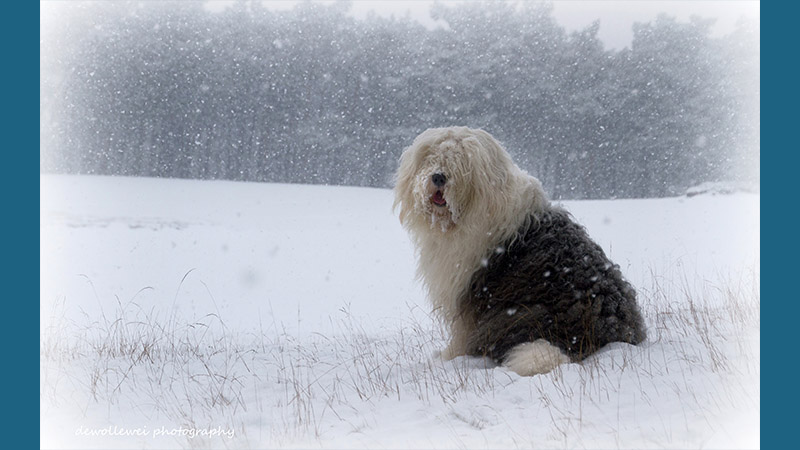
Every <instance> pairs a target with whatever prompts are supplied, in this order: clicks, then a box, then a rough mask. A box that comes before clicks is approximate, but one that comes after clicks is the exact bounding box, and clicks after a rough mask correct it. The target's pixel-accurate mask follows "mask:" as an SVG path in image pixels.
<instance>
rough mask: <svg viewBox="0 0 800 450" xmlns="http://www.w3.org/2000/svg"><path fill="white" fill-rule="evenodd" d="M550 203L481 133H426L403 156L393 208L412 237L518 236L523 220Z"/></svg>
mask: <svg viewBox="0 0 800 450" xmlns="http://www.w3.org/2000/svg"><path fill="white" fill-rule="evenodd" d="M546 203H547V199H546V197H545V195H544V192H543V191H542V187H541V184H540V183H539V181H538V180H536V179H535V178H533V177H531V176H530V175H528V174H527V173H525V172H524V171H523V170H521V169H520V168H519V167H517V165H516V164H514V162H513V161H512V160H511V156H510V155H509V154H508V152H506V150H505V149H504V148H503V147H502V146H501V145H500V143H499V142H497V141H496V140H495V139H494V138H493V137H492V136H491V135H490V134H489V133H487V132H485V131H483V130H475V129H470V128H466V127H452V128H431V129H429V130H426V131H425V132H423V133H422V134H420V135H419V136H418V137H417V138H416V139H414V142H413V144H411V146H410V147H408V148H407V149H406V150H405V151H404V152H403V154H402V156H401V157H400V167H399V169H398V170H397V174H396V176H395V203H394V206H395V208H398V207H399V209H400V221H401V222H402V223H403V225H404V226H406V228H407V229H408V230H409V231H410V232H411V233H412V234H418V233H437V232H438V233H441V234H447V233H458V234H461V233H464V232H483V233H493V232H498V231H501V230H500V229H506V228H508V227H512V228H513V229H512V230H510V231H516V228H518V227H519V226H520V225H522V224H523V223H522V222H523V220H524V219H523V218H522V217H521V216H524V215H527V214H530V213H532V212H534V211H535V210H537V209H539V208H541V207H543V206H544V205H545V204H546ZM507 219H511V220H510V221H509V220H507ZM514 221H516V222H517V223H509V222H514ZM497 237H499V236H497Z"/></svg>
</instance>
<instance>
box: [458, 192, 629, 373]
mask: <svg viewBox="0 0 800 450" xmlns="http://www.w3.org/2000/svg"><path fill="white" fill-rule="evenodd" d="M521 231H522V232H521V235H520V236H518V237H517V238H516V239H515V240H514V241H513V242H512V243H511V244H510V245H508V246H507V247H498V249H497V251H496V252H494V253H493V254H492V256H491V257H490V258H489V259H488V260H487V261H485V264H484V266H483V267H481V268H480V269H479V270H478V272H476V273H475V275H474V276H473V277H472V280H471V285H470V289H469V291H468V292H467V294H466V296H465V298H464V299H463V302H462V303H461V313H462V314H465V315H468V316H471V317H466V319H467V320H468V321H469V322H471V323H473V324H475V329H474V332H473V333H471V335H470V338H469V344H468V353H469V354H471V355H477V356H489V357H491V358H494V359H495V360H497V361H498V362H503V360H504V359H505V357H506V356H507V354H508V352H509V350H511V349H512V348H513V347H514V346H516V345H518V344H522V343H525V342H533V341H536V340H537V339H545V340H547V341H549V342H550V343H551V344H553V345H555V346H557V347H559V348H561V349H562V350H563V351H564V352H565V353H566V354H567V355H569V357H570V358H571V359H572V360H573V361H580V360H582V359H583V358H585V357H586V356H588V355H589V354H591V353H593V352H595V351H596V350H597V349H599V348H600V347H602V346H604V345H606V344H608V343H610V342H628V343H631V344H638V343H640V342H642V341H643V340H644V339H645V327H644V323H643V321H642V316H641V313H640V312H639V307H638V305H637V303H636V292H635V291H634V289H633V287H632V286H631V285H630V284H629V283H628V282H627V281H626V280H625V279H624V278H623V277H622V273H621V272H620V270H619V267H618V266H617V265H615V264H613V263H612V262H611V261H609V259H608V258H607V257H606V255H605V253H604V252H603V249H602V248H600V246H599V245H597V244H596V243H595V242H594V241H592V240H591V239H590V238H589V236H588V234H587V233H586V231H585V229H584V228H583V227H582V226H580V225H578V224H577V223H575V222H574V221H573V220H572V219H571V217H570V215H569V213H567V212H566V211H564V210H563V209H560V208H556V207H549V208H548V209H546V210H545V211H543V212H541V213H537V214H536V215H535V216H532V217H531V223H530V225H529V226H528V227H527V230H521ZM506 244H508V243H506Z"/></svg>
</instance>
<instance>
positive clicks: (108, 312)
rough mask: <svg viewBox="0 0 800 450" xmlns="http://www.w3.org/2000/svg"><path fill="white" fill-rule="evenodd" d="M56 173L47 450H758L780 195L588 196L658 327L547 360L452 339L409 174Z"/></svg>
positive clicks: (592, 228) (44, 391) (581, 216)
mask: <svg viewBox="0 0 800 450" xmlns="http://www.w3.org/2000/svg"><path fill="white" fill-rule="evenodd" d="M41 186H42V224H41V240H42V250H41V252H42V253H41V257H42V258H41V259H42V263H41V264H42V267H41V270H42V279H41V285H42V286H41V292H42V300H41V301H42V303H41V310H42V313H41V330H42V332H41V371H40V378H41V383H40V386H41V390H40V402H41V421H42V423H41V429H42V435H41V439H42V442H41V444H42V446H43V447H64V448H130V447H135V448H164V447H168V448H207V447H212V448H240V447H295V448H297V447H300V448H317V447H323V448H353V447H357V448H453V447H457V448H476V447H477V448H517V447H544V448H551V447H559V448H563V447H570V448H572V447H588V448H597V447H602V448H608V447H622V448H655V447H753V446H757V445H758V439H759V418H760V411H759V404H760V387H759V376H760V353H759V343H760V342H759V335H760V333H759V328H760V313H759V309H760V306H759V302H760V296H759V279H760V274H759V259H758V257H759V247H758V242H759V241H758V236H759V232H760V231H759V197H758V196H757V195H753V194H736V195H730V196H696V197H691V198H673V199H656V200H617V201H586V202H566V204H565V206H566V207H567V208H568V209H569V210H570V211H571V212H572V213H573V214H574V215H575V217H576V218H577V219H578V220H579V221H580V222H581V223H583V224H585V225H586V226H587V228H588V230H589V232H590V234H591V235H592V236H593V237H595V239H596V240H597V241H598V242H599V243H600V244H601V245H602V246H603V247H604V249H606V251H607V252H608V253H609V256H611V258H612V259H613V260H615V261H616V262H617V263H619V264H620V265H621V266H622V269H623V272H624V273H625V274H626V276H628V278H629V279H630V280H631V281H632V283H633V284H634V285H635V286H636V287H637V289H638V291H639V298H640V302H641V304H642V308H643V313H644V316H645V320H646V322H647V325H648V332H649V335H648V340H647V341H646V342H645V343H644V344H643V345H640V346H630V345H625V344H614V345H610V346H608V347H606V348H604V349H603V350H602V351H601V352H599V353H597V354H596V355H594V356H592V357H590V358H588V359H586V360H585V361H583V362H582V363H580V364H568V365H564V366H561V367H559V368H558V369H556V370H555V371H553V372H551V373H549V374H545V375H539V376H534V377H527V378H525V377H519V376H517V375H516V374H514V373H513V372H510V371H508V370H505V369H503V368H502V367H495V366H494V364H493V363H491V362H490V361H488V360H483V359H480V358H465V357H462V358H457V359H455V360H454V361H450V362H443V361H441V360H440V359H438V358H436V357H435V354H436V352H437V351H438V350H440V349H441V348H442V347H443V346H444V343H445V341H446V336H445V334H444V333H443V331H442V327H441V325H440V324H439V323H438V322H437V321H436V320H435V319H434V318H432V317H431V316H430V315H429V314H428V311H429V309H430V308H429V306H428V305H427V303H426V300H425V297H424V293H423V292H422V290H421V289H420V287H419V286H418V285H417V284H416V283H415V282H414V255H413V250H412V248H411V246H410V244H409V242H408V238H407V236H406V235H405V233H404V231H403V230H402V229H401V228H400V226H399V223H398V222H397V218H396V217H394V216H393V215H392V213H391V210H390V205H391V193H390V192H389V191H386V190H379V189H358V188H341V187H321V186H290V185H267V184H248V183H231V182H202V181H178V180H155V179H131V178H110V177H76V176H50V175H48V176H43V177H42V183H41Z"/></svg>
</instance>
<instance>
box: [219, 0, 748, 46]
mask: <svg viewBox="0 0 800 450" xmlns="http://www.w3.org/2000/svg"><path fill="white" fill-rule="evenodd" d="M461 1H464V0H461ZM225 3H226V2H222V1H216V0H212V1H210V2H209V3H208V7H209V9H218V8H223V7H224V5H225ZM227 3H230V2H227ZM296 3H298V2H296V1H267V2H265V4H266V5H267V6H268V7H270V8H274V9H286V8H291V7H292V6H293V5H294V4H296ZM432 3H433V1H431V0H395V1H385V0H384V1H375V0H372V1H370V0H355V1H354V2H353V8H352V14H353V15H354V16H356V17H359V18H364V17H366V16H367V14H368V13H369V12H370V11H371V12H375V13H377V14H380V15H384V16H391V15H394V16H398V17H399V16H405V15H406V14H410V15H411V17H413V18H415V19H417V20H419V21H420V22H421V23H423V24H425V25H426V26H428V27H433V26H436V22H435V21H434V20H433V19H431V18H430V15H429V14H428V11H429V8H430V5H431V4H432ZM445 3H458V2H457V1H455V2H453V1H446V2H445ZM662 12H664V13H667V14H670V15H672V16H675V17H677V18H678V20H681V21H688V20H689V18H690V17H691V16H692V15H698V16H702V17H711V18H716V19H717V23H716V25H715V26H714V29H713V33H714V35H723V34H726V33H728V32H730V31H731V30H733V27H734V25H735V24H736V21H737V20H738V19H739V18H740V17H742V16H746V17H749V18H752V19H754V20H755V21H756V22H758V21H759V17H760V4H759V2H758V1H752V0H735V1H696V0H616V1H607V0H560V1H559V0H557V1H555V2H554V11H553V14H554V16H555V18H556V20H558V21H559V22H560V23H561V24H562V25H563V26H564V27H565V28H566V29H567V31H575V30H578V29H581V28H583V27H585V26H587V25H589V24H591V23H592V22H593V21H595V20H597V19H599V20H600V31H599V37H600V39H601V40H602V41H603V43H604V44H605V46H606V47H607V48H609V49H612V48H613V49H620V48H623V47H627V46H629V45H630V43H631V39H632V38H633V31H632V25H633V23H634V22H648V21H651V20H653V19H655V18H656V16H658V14H659V13H662Z"/></svg>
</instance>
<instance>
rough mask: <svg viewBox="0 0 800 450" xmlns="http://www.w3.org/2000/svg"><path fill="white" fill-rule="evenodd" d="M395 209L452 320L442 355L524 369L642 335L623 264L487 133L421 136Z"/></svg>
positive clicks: (401, 176)
mask: <svg viewBox="0 0 800 450" xmlns="http://www.w3.org/2000/svg"><path fill="white" fill-rule="evenodd" d="M394 208H395V209H396V210H397V209H399V214H400V221H401V222H402V224H403V226H404V227H405V228H406V229H407V230H408V231H409V233H410V235H411V238H412V241H413V242H414V245H415V246H416V249H417V253H418V257H419V264H418V275H419V277H420V278H421V279H422V281H423V283H424V285H425V287H426V288H427V291H428V295H429V297H430V300H431V302H432V303H433V306H434V309H435V311H437V312H438V313H439V314H440V315H441V317H442V318H443V319H444V322H445V323H446V324H447V325H448V327H449V331H450V342H449V344H448V346H447V348H446V349H445V350H443V351H442V353H441V356H442V357H443V358H445V359H452V358H454V357H456V356H460V355H472V356H487V357H490V358H492V359H494V360H495V361H497V362H498V363H499V364H502V365H504V366H506V367H508V368H509V369H511V370H513V371H514V372H516V373H518V374H520V375H523V376H527V375H534V374H538V373H545V372H548V371H550V370H552V369H553V368H555V367H556V366H558V365H559V364H562V363H566V362H574V361H580V360H582V359H583V358H585V357H586V356H588V355H590V354H591V353H593V352H594V351H596V350H597V349H599V348H600V347H602V346H604V345H605V344H608V343H610V342H628V343H631V344H638V343H640V342H642V341H643V340H644V339H645V327H644V323H643V321H642V316H641V313H640V312H639V307H638V305H637V303H636V292H635V291H634V289H633V287H632V286H631V285H630V284H629V283H628V282H627V281H626V280H625V279H624V278H623V277H622V274H621V272H620V270H619V266H617V265H615V264H613V263H612V262H611V261H609V259H608V257H606V255H605V253H604V252H603V250H602V249H601V248H600V246H599V245H598V244H596V243H595V242H594V241H592V240H591V239H590V238H589V236H588V235H587V233H586V230H585V229H584V228H583V227H582V226H580V225H578V224H577V223H575V222H574V221H573V220H572V217H571V216H570V215H569V213H567V212H566V211H565V210H564V209H562V208H560V207H558V206H556V205H553V204H551V203H550V201H549V200H548V199H547V196H546V195H545V193H544V191H543V189H542V185H541V183H540V182H539V180H537V179H536V178H534V177H532V176H530V175H528V174H527V173H526V172H524V171H523V170H522V169H520V168H519V167H517V165H516V164H514V162H513V161H512V160H511V157H510V156H509V154H508V153H507V152H506V150H505V149H503V147H502V146H501V145H500V144H499V143H498V142H497V141H496V140H495V139H494V138H493V137H492V136H491V135H490V134H489V133H487V132H485V131H483V130H475V129H469V128H464V127H453V128H435V129H429V130H427V131H425V132H423V133H422V134H421V135H419V136H418V137H417V138H416V139H415V140H414V142H413V143H412V144H411V146H410V147H408V148H407V149H406V150H405V151H404V152H403V154H402V156H401V157H400V167H399V168H398V170H397V173H396V175H395V201H394Z"/></svg>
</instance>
